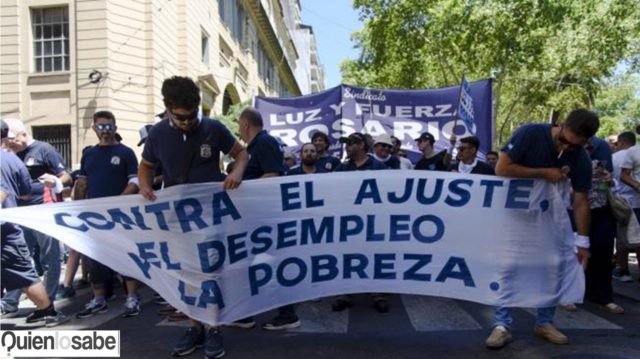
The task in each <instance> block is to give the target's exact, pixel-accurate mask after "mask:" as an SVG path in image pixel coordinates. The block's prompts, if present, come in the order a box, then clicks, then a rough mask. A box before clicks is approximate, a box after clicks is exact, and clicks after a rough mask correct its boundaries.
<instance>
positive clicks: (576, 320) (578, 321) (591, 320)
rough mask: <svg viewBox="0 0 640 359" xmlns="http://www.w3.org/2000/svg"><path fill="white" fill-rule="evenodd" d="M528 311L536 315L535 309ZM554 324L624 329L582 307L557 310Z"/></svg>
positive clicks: (576, 327)
mask: <svg viewBox="0 0 640 359" xmlns="http://www.w3.org/2000/svg"><path fill="white" fill-rule="evenodd" d="M524 311H526V312H527V313H529V314H531V315H533V316H535V315H536V310H535V309H524ZM553 324H554V325H555V326H556V327H558V328H561V329H623V328H622V327H621V326H619V325H617V324H614V323H611V322H610V321H608V320H606V319H604V318H602V317H599V316H597V315H595V314H593V313H591V312H588V311H586V310H584V309H582V308H578V310H577V311H575V312H569V311H566V310H562V309H559V310H556V316H555V318H554V319H553Z"/></svg>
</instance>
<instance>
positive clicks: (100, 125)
mask: <svg viewBox="0 0 640 359" xmlns="http://www.w3.org/2000/svg"><path fill="white" fill-rule="evenodd" d="M117 129H118V127H117V126H116V125H115V123H114V121H113V120H111V119H108V118H104V117H99V118H97V119H96V120H95V121H94V122H93V131H94V132H95V133H96V135H97V136H98V139H99V140H100V143H101V144H112V143H113V142H115V133H116V130H117Z"/></svg>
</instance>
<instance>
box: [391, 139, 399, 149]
mask: <svg viewBox="0 0 640 359" xmlns="http://www.w3.org/2000/svg"><path fill="white" fill-rule="evenodd" d="M391 142H393V145H394V146H398V147H400V145H401V144H400V139H399V138H398V137H396V136H391Z"/></svg>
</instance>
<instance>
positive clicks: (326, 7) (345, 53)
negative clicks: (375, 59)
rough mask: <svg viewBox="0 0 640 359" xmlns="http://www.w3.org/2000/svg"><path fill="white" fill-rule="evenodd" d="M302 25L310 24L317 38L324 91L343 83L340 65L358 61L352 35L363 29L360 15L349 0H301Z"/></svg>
mask: <svg viewBox="0 0 640 359" xmlns="http://www.w3.org/2000/svg"><path fill="white" fill-rule="evenodd" d="M300 4H301V6H302V23H303V24H305V25H311V26H312V27H313V33H314V34H315V36H316V44H317V47H318V56H319V57H320V62H321V63H322V65H323V66H324V71H325V81H324V84H325V88H331V87H334V86H337V85H339V84H340V82H341V81H340V80H341V79H342V75H341V74H340V63H341V62H342V61H343V60H344V59H347V58H352V59H355V58H357V57H358V55H359V52H358V51H357V50H356V49H354V48H353V42H352V41H351V33H353V32H354V31H356V30H361V29H362V27H363V26H362V23H361V22H360V21H359V20H358V13H357V12H356V11H355V10H353V7H352V3H351V1H348V0H301V1H300Z"/></svg>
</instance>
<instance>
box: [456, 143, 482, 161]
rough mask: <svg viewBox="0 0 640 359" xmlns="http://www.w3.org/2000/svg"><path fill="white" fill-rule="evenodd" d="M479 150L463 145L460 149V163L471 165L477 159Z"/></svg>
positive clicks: (469, 145)
mask: <svg viewBox="0 0 640 359" xmlns="http://www.w3.org/2000/svg"><path fill="white" fill-rule="evenodd" d="M477 152H478V150H477V149H476V148H475V147H474V146H473V145H471V144H469V143H463V144H461V145H460V146H459V147H458V155H457V157H458V161H460V162H463V163H467V164H469V163H471V162H473V160H474V159H475V158H476V153H477Z"/></svg>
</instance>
